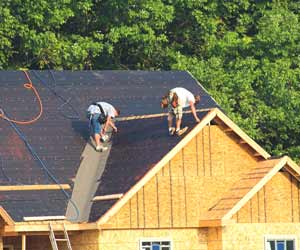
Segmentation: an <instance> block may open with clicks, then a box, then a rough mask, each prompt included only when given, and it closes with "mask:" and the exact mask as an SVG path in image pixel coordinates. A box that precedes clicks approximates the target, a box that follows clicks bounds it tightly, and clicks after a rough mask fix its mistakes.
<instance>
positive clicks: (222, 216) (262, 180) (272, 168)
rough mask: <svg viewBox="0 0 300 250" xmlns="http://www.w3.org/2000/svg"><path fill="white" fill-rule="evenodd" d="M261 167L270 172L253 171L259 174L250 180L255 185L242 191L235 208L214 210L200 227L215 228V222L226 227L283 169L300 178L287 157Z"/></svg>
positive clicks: (234, 189)
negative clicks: (227, 222)
mask: <svg viewBox="0 0 300 250" xmlns="http://www.w3.org/2000/svg"><path fill="white" fill-rule="evenodd" d="M261 167H262V168H264V169H269V171H263V172H256V173H255V172H253V171H252V174H254V175H255V176H256V175H257V174H258V176H257V177H256V178H254V177H253V178H252V179H251V180H249V181H250V182H251V183H253V184H255V185H254V186H252V187H251V186H249V187H247V188H245V189H242V190H241V194H242V197H241V199H239V200H238V201H237V202H236V203H234V206H232V207H228V209H225V208H224V209H221V210H218V208H217V209H216V210H214V208H213V209H212V210H211V211H209V212H208V213H207V214H206V215H205V216H203V219H201V220H200V223H199V225H200V227H210V226H214V224H215V221H220V223H221V225H225V224H226V221H228V220H230V219H231V218H232V216H233V215H234V214H235V213H237V212H238V211H239V210H240V209H241V208H242V207H243V206H244V205H245V204H246V203H247V202H248V201H249V200H250V199H251V198H252V197H253V196H254V195H255V194H256V193H257V192H258V191H259V190H261V189H262V188H263V186H264V185H265V184H266V183H267V182H268V181H269V180H270V179H271V178H272V177H273V176H274V175H275V174H276V173H278V171H279V170H280V169H282V168H283V167H284V169H286V170H288V172H289V173H290V174H292V175H293V176H294V177H295V178H299V177H298V175H299V174H300V168H299V167H298V166H297V164H296V163H295V162H293V161H292V160H291V159H290V158H289V157H287V156H284V157H282V158H280V159H274V160H267V161H265V162H262V163H261ZM256 169H258V168H256ZM250 173H251V172H250ZM244 179H245V181H247V177H244ZM255 179H256V180H257V181H256V180H255ZM242 180H243V179H242ZM298 180H299V179H298ZM248 185H249V184H248ZM237 191H238V188H237V187H236V188H233V189H232V193H234V194H236V193H237ZM244 192H246V193H244ZM230 196H231V194H230V193H229V195H227V196H226V197H230ZM209 218H210V219H209Z"/></svg>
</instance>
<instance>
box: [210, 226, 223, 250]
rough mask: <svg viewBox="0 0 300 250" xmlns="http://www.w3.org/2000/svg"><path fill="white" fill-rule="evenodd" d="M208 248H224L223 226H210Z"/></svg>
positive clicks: (219, 249) (221, 249)
mask: <svg viewBox="0 0 300 250" xmlns="http://www.w3.org/2000/svg"><path fill="white" fill-rule="evenodd" d="M207 248H208V250H223V248H222V228H221V227H211V228H208V232H207Z"/></svg>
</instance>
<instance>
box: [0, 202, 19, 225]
mask: <svg viewBox="0 0 300 250" xmlns="http://www.w3.org/2000/svg"><path fill="white" fill-rule="evenodd" d="M0 216H1V217H2V219H3V220H4V221H5V223H6V224H7V225H9V226H12V225H14V224H15V221H14V220H13V219H12V218H11V217H10V215H9V214H8V213H7V212H6V210H5V209H4V208H3V207H2V206H0Z"/></svg>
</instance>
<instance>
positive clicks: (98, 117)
mask: <svg viewBox="0 0 300 250" xmlns="http://www.w3.org/2000/svg"><path fill="white" fill-rule="evenodd" d="M119 115H120V111H119V110H118V109H115V108H114V107H113V106H112V105H111V104H109V103H107V102H95V103H92V104H91V105H90V106H89V107H88V109H87V116H88V118H89V119H90V127H91V129H92V134H93V136H94V139H95V142H96V151H105V150H107V147H104V146H103V145H101V143H100V139H102V140H103V141H106V140H107V138H108V136H107V135H106V132H107V129H108V127H111V128H112V129H113V130H114V132H117V131H118V129H117V127H116V125H115V124H114V121H113V118H115V117H117V116H119Z"/></svg>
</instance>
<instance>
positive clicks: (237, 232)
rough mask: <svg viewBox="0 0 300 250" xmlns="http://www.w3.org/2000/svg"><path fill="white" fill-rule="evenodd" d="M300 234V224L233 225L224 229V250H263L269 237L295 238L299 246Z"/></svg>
mask: <svg viewBox="0 0 300 250" xmlns="http://www.w3.org/2000/svg"><path fill="white" fill-rule="evenodd" d="M299 232H300V223H240V224H231V225H227V226H226V227H223V229H222V247H223V248H222V250H241V249H243V250H254V249H255V250H256V249H257V250H258V249H261V250H262V249H265V248H264V240H265V236H267V235H281V236H282V235H288V236H295V238H296V241H297V245H298V246H299V243H300V236H299ZM297 249H298V248H297Z"/></svg>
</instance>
